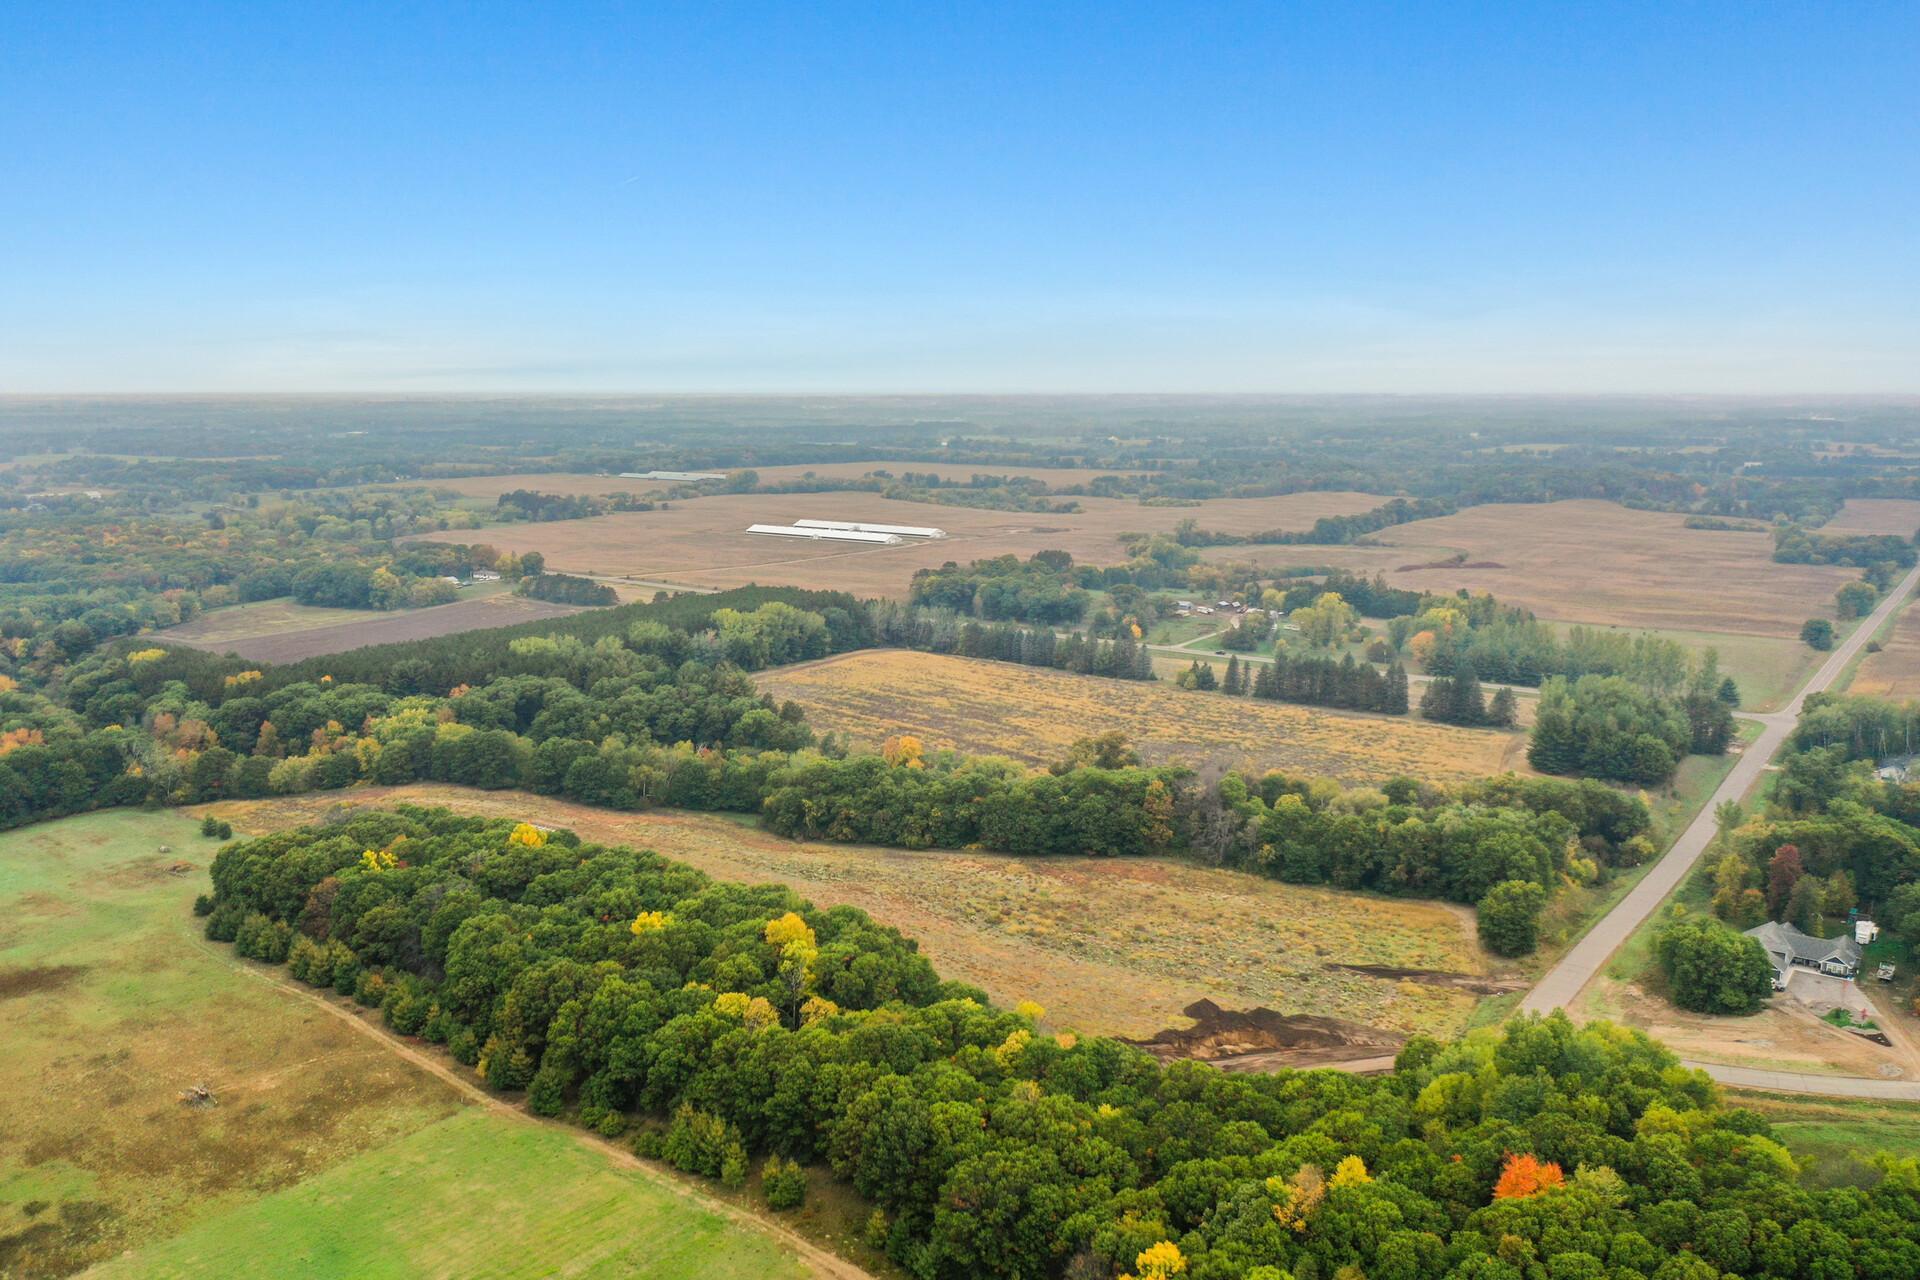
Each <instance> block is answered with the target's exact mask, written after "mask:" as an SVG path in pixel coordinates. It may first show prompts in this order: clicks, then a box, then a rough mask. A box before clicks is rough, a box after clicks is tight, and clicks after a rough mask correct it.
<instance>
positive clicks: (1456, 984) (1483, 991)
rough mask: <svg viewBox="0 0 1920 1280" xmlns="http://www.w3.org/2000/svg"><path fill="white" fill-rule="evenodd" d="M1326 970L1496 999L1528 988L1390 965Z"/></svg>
mask: <svg viewBox="0 0 1920 1280" xmlns="http://www.w3.org/2000/svg"><path fill="white" fill-rule="evenodd" d="M1327 968H1329V969H1338V970H1340V971H1342V972H1344V973H1359V974H1365V975H1366V976H1367V977H1369V978H1384V979H1387V980H1390V981H1406V982H1420V983H1424V984H1426V985H1427V986H1430V987H1447V988H1450V989H1451V990H1454V991H1470V992H1472V993H1473V994H1474V995H1477V996H1498V995H1505V994H1507V993H1508V992H1510V991H1525V990H1526V989H1527V984H1526V983H1525V982H1522V981H1519V980H1517V979H1510V978H1481V977H1475V976H1474V975H1473V974H1471V973H1449V972H1447V971H1446V970H1444V969H1396V968H1394V967H1393V966H1392V965H1385V964H1330V965H1328V966H1327Z"/></svg>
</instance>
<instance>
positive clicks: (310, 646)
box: [154, 592, 651, 662]
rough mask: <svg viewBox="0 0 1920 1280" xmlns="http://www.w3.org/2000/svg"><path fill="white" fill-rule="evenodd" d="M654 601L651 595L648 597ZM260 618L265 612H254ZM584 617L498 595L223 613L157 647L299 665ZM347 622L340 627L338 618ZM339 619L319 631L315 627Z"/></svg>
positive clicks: (280, 605)
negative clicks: (385, 608)
mask: <svg viewBox="0 0 1920 1280" xmlns="http://www.w3.org/2000/svg"><path fill="white" fill-rule="evenodd" d="M648 595H649V597H650V596H651V593H650V592H649V593H648ZM249 610H255V611H257V612H248V611H249ZM578 612H580V610H579V608H578V607H576V606H574V605H567V604H551V603H549V602H547V601H545V600H534V599H530V598H529V597H527V596H516V595H508V594H504V593H503V594H498V595H490V596H482V597H480V598H479V599H475V600H459V601H456V602H454V603H453V604H440V605H434V606H433V607H431V608H428V609H398V610H394V611H392V612H387V613H378V612H373V611H369V610H355V609H310V608H307V607H306V606H304V605H297V604H292V603H290V602H287V601H278V600H271V601H265V602H263V603H262V604H259V605H236V606H235V607H233V608H231V609H216V610H214V611H213V612H212V613H208V614H205V615H203V616H201V617H198V618H195V619H194V620H193V621H192V622H188V623H183V624H181V625H180V626H177V627H169V628H168V629H167V630H165V631H161V632H158V633H156V634H155V636H154V638H155V639H156V640H163V641H171V642H173V643H175V644H185V645H191V646H192V647H194V648H196V649H205V650H207V651H209V652H211V653H237V654H239V655H240V656H241V657H243V658H246V659H249V660H250V661H255V662H298V661H300V660H301V659H302V658H317V657H319V656H320V655H321V654H327V653H344V652H346V651H347V650H349V649H359V648H363V647H364V646H366V645H370V644H392V643H393V642H395V641H398V640H429V639H432V638H433V637H434V636H450V635H457V634H459V633H460V632H462V631H479V630H482V629H483V628H487V627H510V626H512V625H514V624H515V623H517V622H536V621H538V620H540V619H542V618H564V617H566V616H567V615H568V614H573V613H578ZM341 614H344V615H347V616H346V618H345V619H340V618H338V617H337V615H341ZM318 615H332V616H333V618H332V620H330V621H328V622H326V623H324V624H322V625H313V624H312V623H311V622H310V621H308V619H310V618H312V617H314V616H318Z"/></svg>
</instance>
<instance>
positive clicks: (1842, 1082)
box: [1684, 1062, 1920, 1102]
mask: <svg viewBox="0 0 1920 1280" xmlns="http://www.w3.org/2000/svg"><path fill="white" fill-rule="evenodd" d="M1684 1065H1686V1066H1689V1067H1694V1068H1697V1069H1699V1070H1701V1071H1704V1072H1706V1073H1707V1074H1708V1075H1710V1076H1712V1077H1713V1078H1714V1079H1715V1080H1718V1081H1719V1082H1720V1083H1721V1084H1730V1085H1732V1086H1733V1087H1734V1088H1736V1089H1764V1090H1766V1091H1767V1092H1769V1093H1817V1094H1820V1095H1822V1096H1823V1097H1829V1098H1878V1099H1881V1100H1883V1101H1889V1102H1920V1080H1878V1079H1874V1078H1873V1077H1871V1076H1814V1075H1808V1074H1806V1073H1805V1072H1801V1071H1762V1070H1760V1069H1758V1068H1756V1067H1729V1066H1725V1065H1722V1064H1721V1063H1718V1062H1686V1063H1684Z"/></svg>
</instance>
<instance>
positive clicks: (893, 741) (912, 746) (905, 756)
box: [880, 733, 926, 769]
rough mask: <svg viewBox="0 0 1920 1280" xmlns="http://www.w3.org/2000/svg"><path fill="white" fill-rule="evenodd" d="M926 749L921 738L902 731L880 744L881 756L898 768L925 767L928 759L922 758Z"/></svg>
mask: <svg viewBox="0 0 1920 1280" xmlns="http://www.w3.org/2000/svg"><path fill="white" fill-rule="evenodd" d="M924 750H925V748H924V747H923V746H922V745H921V743H920V739H918V738H916V737H914V736H913V735H912V734H910V733H902V734H896V735H895V736H893V737H891V738H888V739H887V740H886V741H885V742H883V743H881V744H880V757H881V759H883V760H885V761H886V762H887V763H888V764H890V765H892V766H893V767H895V768H896V769H924V768H926V761H924V760H922V759H921V758H920V755H921V752H923V751H924Z"/></svg>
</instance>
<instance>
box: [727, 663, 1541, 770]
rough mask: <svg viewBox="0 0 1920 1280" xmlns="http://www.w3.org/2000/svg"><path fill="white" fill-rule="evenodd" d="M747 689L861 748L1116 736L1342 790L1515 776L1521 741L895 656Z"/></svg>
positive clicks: (1162, 756) (1521, 765) (1057, 744)
mask: <svg viewBox="0 0 1920 1280" xmlns="http://www.w3.org/2000/svg"><path fill="white" fill-rule="evenodd" d="M1172 662H1173V663H1174V665H1176V666H1183V665H1184V664H1183V663H1180V662H1179V661H1178V660H1177V659H1173V660H1172ZM757 683H758V685H759V687H760V688H761V690H762V691H764V692H766V693H768V694H770V695H772V696H773V697H774V698H776V699H779V700H781V701H785V700H787V699H789V698H791V699H792V700H794V701H795V702H798V703H799V704H800V705H801V706H802V707H804V708H806V711H807V719H808V721H809V722H810V723H811V724H812V725H813V726H814V727H815V728H816V729H820V730H824V731H831V732H834V733H843V734H846V735H847V736H848V737H849V738H851V739H852V740H853V741H854V742H855V743H857V744H860V745H863V746H867V747H878V746H879V744H880V743H881V742H883V741H884V740H885V739H887V738H888V737H891V736H893V735H894V734H900V733H908V734H913V735H914V736H916V737H918V738H919V739H920V740H921V741H922V742H923V743H924V744H925V745H926V747H927V748H928V749H929V750H936V749H940V748H953V749H955V750H959V751H962V752H965V753H968V754H986V755H1003V756H1011V757H1013V758H1014V759H1016V760H1023V761H1026V762H1027V763H1029V764H1048V763H1051V762H1053V761H1055V760H1058V759H1060V758H1062V757H1063V756H1065V755H1066V753H1067V748H1068V747H1070V746H1072V745H1073V743H1074V742H1075V741H1076V740H1078V739H1080V738H1085V737H1090V736H1092V735H1094V734H1098V733H1104V732H1106V731H1107V730H1109V729H1118V730H1120V731H1121V732H1122V733H1124V734H1126V736H1127V739H1128V741H1130V742H1131V743H1133V744H1134V746H1135V747H1136V748H1137V749H1138V750H1139V751H1140V752H1141V754H1142V756H1143V757H1144V758H1145V759H1146V760H1148V761H1149V762H1150V763H1179V764H1187V765H1193V766H1199V765H1202V764H1206V763H1209V762H1218V763H1220V764H1223V765H1225V766H1227V767H1246V768H1252V769H1254V770H1257V771H1264V770H1267V769H1285V770H1288V771H1290V772H1298V773H1311V774H1317V775H1321V776H1325V777H1331V778H1338V779H1340V780H1341V781H1343V782H1347V783H1361V782H1377V781H1380V780H1383V779H1385V778H1388V777H1391V776H1393V775H1394V774H1401V773H1404V774H1409V775H1411V776H1413V777H1418V778H1423V779H1430V780H1432V781H1436V782H1448V781H1463V780H1466V779H1470V778H1484V777H1486V776H1487V775H1489V774H1495V773H1502V772H1505V771H1507V770H1509V769H1512V770H1517V771H1521V772H1525V771H1526V761H1525V758H1524V757H1525V749H1526V739H1525V737H1524V736H1522V735H1520V734H1517V733H1502V732H1499V731H1496V730H1488V729H1460V728H1455V727H1454V726H1452V725H1442V724H1432V723H1429V722H1427V721H1424V720H1420V719H1418V718H1414V717H1407V716H1379V715H1365V714H1361V713H1359V712H1350V711H1329V710H1324V709H1321V708H1318V707H1301V706H1294V705H1292V704H1290V703H1284V702H1267V701H1264V700H1260V701H1256V700H1255V699H1252V698H1229V697H1227V696H1226V695H1224V694H1214V693H1201V692H1196V691H1190V690H1185V689H1178V688H1175V687H1174V686H1173V684H1172V682H1171V681H1169V680H1165V679H1162V680H1159V681H1154V682H1150V683H1149V682H1144V681H1135V680H1109V679H1105V678H1102V677H1099V676H1082V675H1073V674H1071V673H1069V672H1065V671H1055V670H1053V669H1051V668H1048V667H1024V666H1020V665H1018V664H1015V663H1009V662H990V661H987V660H985V659H978V658H955V657H949V656H945V655H942V654H932V653H916V652H913V651H911V650H904V649H871V650H863V651H860V652H857V653H849V654H842V655H840V656H838V657H834V658H826V659H823V660H821V661H819V662H810V663H803V664H801V665H799V666H793V667H784V668H780V669H777V670H773V671H768V672H764V673H762V675H761V676H760V678H759V679H758V681H757Z"/></svg>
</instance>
